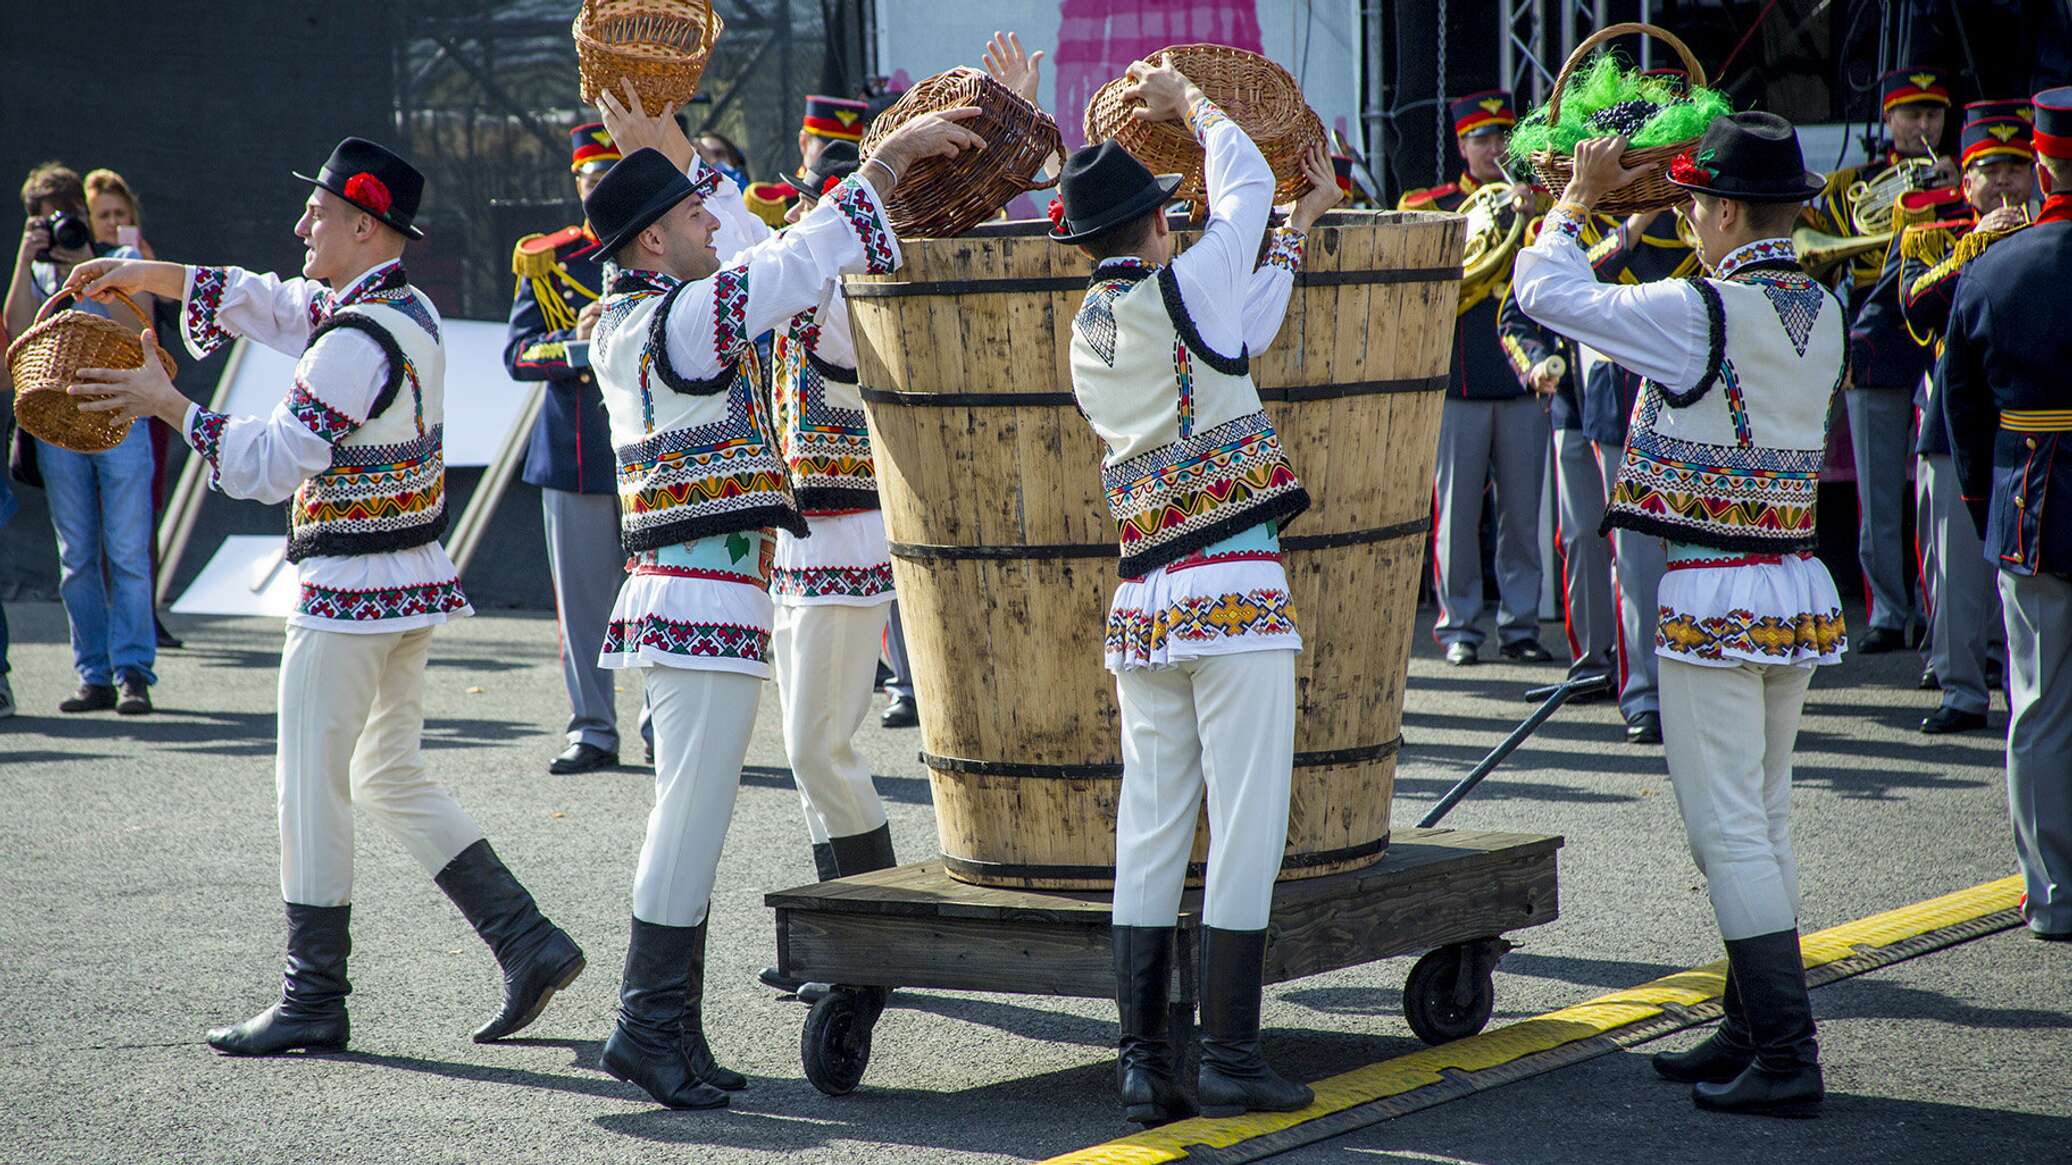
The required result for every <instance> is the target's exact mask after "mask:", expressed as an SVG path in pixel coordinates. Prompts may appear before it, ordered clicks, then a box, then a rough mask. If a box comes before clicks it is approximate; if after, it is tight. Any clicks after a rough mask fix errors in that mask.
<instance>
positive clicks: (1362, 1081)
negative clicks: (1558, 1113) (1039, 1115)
mask: <svg viewBox="0 0 2072 1165" xmlns="http://www.w3.org/2000/svg"><path fill="white" fill-rule="evenodd" d="M2021 892H2022V880H2021V878H2020V877H2018V876H2016V877H2007V878H2001V879H1999V880H1998V881H1993V882H1986V883H1983V884H1981V885H1977V886H1973V887H1971V888H1970V889H1968V890H1959V891H1957V892H1955V893H1953V894H1945V895H1943V896H1942V897H1940V898H1931V899H1929V900H1927V901H1926V902H1917V903H1915V904H1913V905H1912V906H1902V907H1900V908H1899V909H1897V910H1888V911H1886V912H1885V913H1883V914H1873V915H1871V916H1870V917H1868V918H1860V919H1857V920H1856V921H1854V922H1845V923H1843V924H1841V925H1840V926H1833V927H1829V928H1828V929H1826V930H1822V931H1816V932H1814V933H1812V934H1809V935H1805V936H1803V937H1802V938H1801V939H1800V940H1799V949H1800V951H1801V952H1802V955H1803V957H1804V959H1805V960H1806V967H1807V969H1808V970H1811V969H1813V968H1816V967H1822V966H1826V965H1827V964H1829V963H1833V962H1837V961H1839V960H1842V959H1847V958H1851V957H1853V956H1855V955H1857V954H1860V953H1862V950H1863V949H1864V948H1870V949H1876V948H1879V947H1888V946H1891V945H1893V944H1895V943H1900V942H1905V941H1906V940H1908V939H1912V938H1917V937H1919V936H1921V935H1924V934H1927V933H1929V932H1931V931H1936V930H1941V929H1943V928H1945V927H1949V926H1954V925H1957V924H1959V923H1964V922H1970V921H1972V920H1974V919H1978V918H1983V917H1985V916H1987V915H1989V914H1997V913H2000V912H2001V911H2005V910H2013V909H2014V908H2015V905H2016V903H2017V902H2018V900H2019V899H2020V897H2021ZM1725 975H1726V961H1725V960H1724V959H1722V960H1720V961H1719V962H1714V963H1707V964H1706V965H1704V966H1702V967H1693V968H1691V969H1690V970H1688V971H1679V972H1677V973H1676V974H1674V975H1665V976H1663V977H1662V978H1660V979H1656V980H1654V981H1653V982H1651V983H1643V984H1641V985H1640V986H1638V987H1629V988H1626V989H1625V990H1623V991H1614V992H1612V993H1611V994H1609V995H1600V996H1598V997H1597V998H1595V999H1591V1000H1588V1001H1585V1002H1583V1003H1578V1004H1576V1005H1574V1006H1572V1007H1564V1008H1562V1009H1561V1010H1559V1011H1550V1012H1548V1013H1546V1014H1545V1015H1539V1016H1534V1017H1533V1018H1531V1019H1527V1020H1521V1021H1519V1022H1517V1023H1513V1024H1508V1025H1506V1026H1504V1027H1500V1028H1498V1029H1496V1030H1495V1031H1488V1032H1483V1033H1482V1034H1480V1035H1474V1036H1469V1037H1468V1038H1466V1039H1463V1040H1455V1041H1454V1042H1452V1043H1450V1044H1443V1045H1441V1046H1439V1047H1436V1048H1426V1049H1424V1050H1422V1051H1417V1052H1412V1053H1410V1054H1409V1055H1407V1056H1398V1057H1396V1058H1395V1059H1393V1060H1383V1061H1381V1062H1379V1063H1375V1064H1369V1065H1367V1066H1366V1067H1364V1068H1355V1069H1353V1070H1352V1071H1350V1072H1343V1073H1340V1074H1339V1075H1336V1076H1332V1077H1328V1078H1326V1079H1324V1080H1319V1081H1317V1082H1316V1083H1314V1084H1312V1085H1311V1086H1310V1087H1311V1088H1313V1089H1314V1090H1315V1091H1316V1101H1315V1102H1314V1103H1312V1104H1311V1105H1310V1106H1309V1107H1308V1108H1305V1109H1303V1110H1302V1111H1300V1112H1276V1113H1265V1112H1261V1113H1247V1114H1246V1115H1244V1116H1238V1117H1224V1118H1210V1117H1197V1118H1195V1119H1193V1120H1185V1121H1179V1122H1176V1123H1174V1124H1170V1125H1166V1126H1164V1127H1163V1128H1158V1129H1152V1130H1149V1131H1147V1132H1141V1133H1135V1134H1132V1135H1130V1136H1127V1137H1122V1138H1120V1139H1117V1140H1113V1141H1109V1142H1107V1143H1105V1144H1100V1145H1094V1146H1092V1147H1090V1148H1086V1149H1076V1150H1074V1151H1072V1152H1070V1153H1065V1154H1061V1155H1059V1156H1056V1157H1052V1158H1050V1159H1048V1160H1047V1161H1044V1162H1042V1163H1040V1165H1159V1163H1162V1162H1168V1161H1178V1160H1181V1159H1183V1158H1185V1157H1186V1156H1187V1150H1188V1149H1189V1148H1190V1147H1195V1146H1201V1147H1206V1148H1216V1149H1223V1148H1228V1147H1230V1146H1232V1145H1236V1144H1239V1143H1241V1142H1244V1141H1249V1140H1252V1139H1254V1138H1256V1137H1263V1136H1266V1135H1267V1134H1270V1133H1278V1132H1281V1131H1284V1130H1286V1129H1291V1128H1294V1127H1296V1126H1297V1125H1301V1124H1305V1123H1307V1122H1309V1121H1313V1120H1316V1119H1318V1118H1319V1117H1325V1116H1330V1115H1331V1114H1333V1113H1337V1112H1343V1111H1345V1110H1346V1109H1349V1108H1354V1107H1357V1106H1359V1105H1363V1104H1371V1103H1373V1102H1374V1101H1377V1100H1383V1099H1386V1098H1388V1097H1391V1096H1399V1095H1401V1094H1403V1093H1406V1092H1411V1091H1414V1090H1416V1089H1419V1088H1423V1087H1426V1086H1428V1085H1432V1084H1438V1083H1440V1082H1441V1081H1442V1080H1443V1079H1444V1077H1443V1076H1441V1075H1440V1073H1441V1072H1442V1071H1444V1070H1445V1069H1448V1068H1452V1069H1455V1070H1457V1071H1461V1072H1478V1071H1482V1070H1485V1069H1489V1068H1495V1067H1498V1066H1500V1065H1503V1064H1509V1063H1511V1062H1513V1061H1516V1060H1520V1059H1523V1058H1524V1057H1526V1056H1530V1055H1534V1054H1536V1053H1539V1052H1545V1051H1550V1050H1552V1049H1554V1048H1558V1047H1561V1046H1563V1045H1565V1044H1571V1043H1575V1042H1577V1041H1579V1040H1585V1039H1590V1038H1593V1037H1596V1036H1602V1035H1607V1034H1609V1033H1612V1032H1615V1031H1617V1030H1619V1029H1621V1028H1624V1027H1628V1026H1630V1025H1632V1024H1635V1023H1639V1022H1641V1021H1643V1020H1648V1019H1653V1018H1654V1017H1656V1016H1659V1015H1661V1014H1663V1007H1664V1006H1665V1005H1668V1004H1675V1005H1677V1006H1680V1007H1690V1006H1693V1005H1696V1004H1700V1003H1707V1002H1710V1001H1712V1000H1714V999H1718V998H1719V996H1720V992H1721V990H1722V989H1723V987H1724V984H1725Z"/></svg>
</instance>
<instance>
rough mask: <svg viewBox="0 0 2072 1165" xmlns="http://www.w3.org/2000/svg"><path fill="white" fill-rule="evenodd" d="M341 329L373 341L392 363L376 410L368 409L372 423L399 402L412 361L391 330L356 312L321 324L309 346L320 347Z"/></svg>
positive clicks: (377, 400) (377, 401)
mask: <svg viewBox="0 0 2072 1165" xmlns="http://www.w3.org/2000/svg"><path fill="white" fill-rule="evenodd" d="M339 328H344V329H346V330H347V331H353V332H358V333H360V334H361V335H363V336H366V337H367V338H368V339H370V340H373V341H374V343H375V344H376V345H378V346H379V347H380V348H381V354H382V356H383V357H385V358H386V359H387V360H388V376H387V378H386V379H384V380H383V381H382V382H381V391H380V392H379V393H376V394H375V397H374V407H373V408H370V409H368V410H367V419H368V420H370V421H371V420H373V419H374V418H376V417H378V416H380V415H381V414H383V413H385V412H387V411H388V407H389V406H390V405H391V404H394V403H395V400H396V392H397V390H399V389H401V388H402V387H403V366H404V365H405V364H406V363H408V361H406V360H405V359H404V358H403V348H402V345H400V344H397V343H396V338H395V337H394V336H392V335H390V334H389V330H388V329H387V328H384V327H382V326H381V325H380V324H377V323H375V322H374V321H373V320H370V319H368V318H367V317H366V316H364V315H359V314H357V313H354V312H339V313H338V314H337V315H335V316H332V317H331V318H330V319H328V320H325V321H324V322H323V323H321V324H318V325H317V328H316V330H315V331H313V332H311V333H310V334H309V346H310V347H312V348H314V347H316V346H317V341H318V340H321V339H323V338H324V337H325V336H327V335H329V334H330V333H331V332H334V331H336V330H338V329H339Z"/></svg>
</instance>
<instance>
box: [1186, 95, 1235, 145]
mask: <svg viewBox="0 0 2072 1165" xmlns="http://www.w3.org/2000/svg"><path fill="white" fill-rule="evenodd" d="M1229 120H1230V118H1229V116H1228V115H1226V114H1225V113H1224V112H1223V111H1222V110H1221V109H1218V108H1217V107H1216V103H1215V102H1213V101H1211V100H1209V99H1208V98H1206V97H1198V98H1196V99H1195V102H1194V104H1192V105H1190V106H1188V107H1187V128H1188V129H1190V130H1192V131H1193V132H1194V140H1195V141H1198V142H1200V143H1202V144H1203V145H1207V144H1208V141H1209V131H1210V130H1211V129H1214V128H1215V127H1216V126H1219V125H1222V124H1223V123H1225V122H1227V121H1229Z"/></svg>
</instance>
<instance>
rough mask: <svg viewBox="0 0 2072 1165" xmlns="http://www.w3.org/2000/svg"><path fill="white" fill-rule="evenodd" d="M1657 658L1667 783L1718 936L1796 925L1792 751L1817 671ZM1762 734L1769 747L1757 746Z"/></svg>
mask: <svg viewBox="0 0 2072 1165" xmlns="http://www.w3.org/2000/svg"><path fill="white" fill-rule="evenodd" d="M1658 662H1659V665H1660V668H1661V681H1662V691H1661V695H1662V750H1663V752H1664V753H1666V754H1667V756H1668V759H1669V782H1670V784H1671V785H1672V786H1674V788H1675V789H1676V807H1677V809H1678V810H1679V811H1680V812H1681V813H1682V814H1683V822H1684V834H1685V836H1686V837H1687V838H1689V840H1690V843H1691V857H1692V858H1694V859H1696V861H1697V863H1698V872H1699V873H1701V874H1703V875H1705V889H1706V892H1707V893H1708V894H1710V895H1711V896H1712V911H1713V914H1714V915H1715V916H1716V917H1717V918H1718V919H1719V929H1720V935H1721V937H1723V938H1728V939H1743V938H1754V937H1755V936H1757V935H1763V934H1774V933H1776V932H1777V931H1780V930H1790V929H1791V928H1793V927H1795V926H1797V925H1798V915H1799V866H1798V861H1797V860H1796V859H1795V858H1794V857H1793V856H1792V852H1791V757H1792V748H1793V745H1794V744H1795V742H1796V741H1797V739H1798V734H1799V713H1800V711H1801V710H1802V709H1803V708H1804V706H1805V703H1806V688H1807V686H1808V685H1809V684H1811V683H1812V682H1813V669H1812V668H1810V667H1799V666H1794V665H1791V664H1759V663H1741V664H1737V665H1735V666H1733V667H1706V666H1703V665H1701V664H1694V663H1685V662H1684V661H1682V660H1680V659H1672V658H1670V657H1667V656H1664V657H1662V658H1661V659H1660V660H1659V661H1658ZM1755 741H1761V742H1762V751H1761V752H1757V751H1756V750H1755V749H1754V748H1752V747H1751V745H1752V744H1753V743H1754V742H1755Z"/></svg>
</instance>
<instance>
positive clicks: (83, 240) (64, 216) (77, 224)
mask: <svg viewBox="0 0 2072 1165" xmlns="http://www.w3.org/2000/svg"><path fill="white" fill-rule="evenodd" d="M43 225H44V226H46V227H48V228H50V246H48V247H45V248H44V249H43V253H42V254H40V255H38V256H36V257H37V258H38V259H40V260H42V261H43V262H46V263H48V262H50V261H51V252H52V251H84V250H86V249H87V248H88V247H89V246H91V245H92V244H93V241H94V232H93V227H92V226H90V225H88V223H87V221H86V220H85V219H84V218H82V217H80V216H79V215H76V214H73V213H71V212H70V211H64V210H61V211H58V212H57V213H56V214H53V215H51V216H50V217H49V218H47V219H44V220H43Z"/></svg>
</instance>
